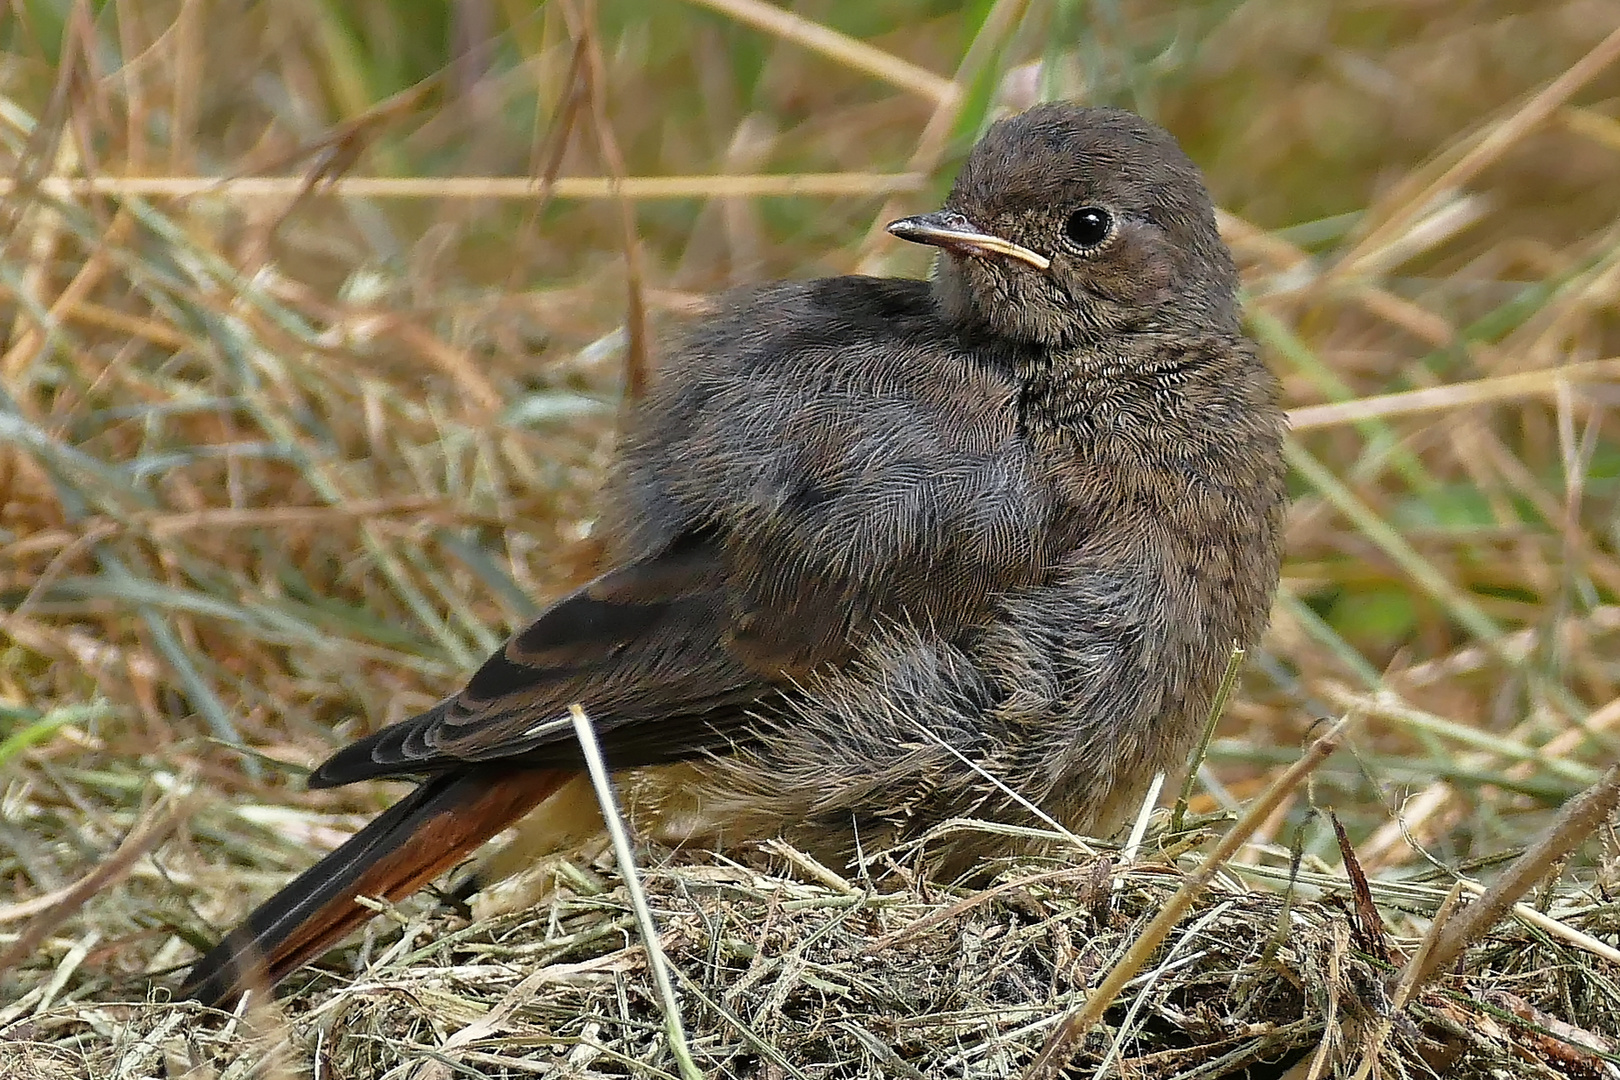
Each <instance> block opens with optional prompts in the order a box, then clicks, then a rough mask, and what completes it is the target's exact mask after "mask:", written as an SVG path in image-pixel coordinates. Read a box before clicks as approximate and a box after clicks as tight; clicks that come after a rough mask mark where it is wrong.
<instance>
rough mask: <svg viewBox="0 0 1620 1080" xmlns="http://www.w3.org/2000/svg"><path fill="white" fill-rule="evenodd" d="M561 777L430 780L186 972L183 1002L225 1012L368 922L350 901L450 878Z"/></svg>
mask: <svg viewBox="0 0 1620 1080" xmlns="http://www.w3.org/2000/svg"><path fill="white" fill-rule="evenodd" d="M570 775H572V774H570V773H568V772H564V771H560V770H530V769H498V770H488V771H471V772H464V773H457V774H453V775H448V776H442V777H436V778H434V779H430V780H428V781H426V782H425V783H423V784H422V785H421V786H420V787H418V788H417V789H416V790H415V791H414V792H412V793H411V794H410V795H408V796H406V797H405V798H404V799H401V800H400V801H399V802H398V803H396V804H395V805H393V806H391V807H389V808H388V809H387V810H385V811H383V812H382V813H381V814H379V815H378V816H377V817H376V819H375V820H373V821H372V822H371V823H370V824H369V825H367V826H366V827H365V828H364V829H361V830H360V831H359V832H358V833H356V834H355V835H354V836H352V837H350V838H349V839H348V840H347V841H346V842H345V843H344V844H343V846H341V847H339V848H338V849H337V850H336V851H334V852H332V853H331V854H330V855H328V856H326V858H324V859H322V860H321V861H320V862H318V863H316V864H315V865H314V866H312V867H310V868H309V869H308V870H306V871H304V872H303V873H302V874H300V875H299V876H298V877H297V878H296V879H295V880H294V881H293V882H292V883H291V884H290V885H288V886H287V887H286V888H284V889H282V890H281V891H280V892H278V893H276V895H274V896H272V897H271V898H270V899H269V900H267V901H265V902H264V903H263V904H262V905H260V906H259V908H258V909H257V910H256V911H254V912H253V914H252V915H249V916H248V918H247V920H246V921H245V922H243V923H242V925H241V926H239V927H237V928H236V929H235V930H233V931H231V932H230V934H228V935H226V937H225V938H224V940H222V941H221V942H220V943H219V944H218V945H216V946H214V947H213V948H212V949H210V950H209V951H208V953H207V954H206V955H204V956H203V958H202V959H201V960H198V961H197V963H196V964H195V965H194V966H193V967H192V969H191V972H190V974H189V975H187V977H186V982H185V985H184V986H182V987H181V991H180V992H181V993H182V994H183V995H185V996H186V997H191V998H195V999H196V1000H198V1001H202V1002H206V1003H208V1004H215V1005H224V1004H226V1003H228V1002H229V1001H231V1000H232V999H234V998H235V997H237V996H238V995H239V994H240V993H241V992H242V991H243V990H246V989H248V988H250V987H260V986H264V987H269V986H274V985H275V983H276V982H277V981H279V980H280V979H281V977H282V976H284V975H286V974H287V973H288V972H289V971H292V970H293V969H294V968H296V967H298V966H299V965H300V964H303V963H305V962H306V961H309V960H312V959H314V958H315V957H317V956H319V955H320V954H321V953H323V952H325V951H326V950H327V949H329V948H331V947H332V946H333V945H336V944H337V943H338V942H339V941H341V940H342V939H343V938H344V937H346V936H348V934H349V932H350V931H352V930H353V929H355V928H356V927H357V926H359V925H360V924H361V923H363V922H365V921H366V919H368V918H370V917H371V911H370V910H369V909H367V908H364V907H362V906H360V905H359V904H357V903H355V899H354V898H355V897H357V896H381V897H384V898H386V899H388V900H399V899H403V898H404V897H406V896H409V895H410V894H412V893H414V892H416V890H418V889H420V888H421V887H422V886H424V885H426V884H427V883H428V882H429V881H431V880H433V879H434V878H435V877H437V876H439V875H440V874H442V873H444V872H445V871H446V870H448V869H450V868H451V867H452V866H454V865H455V864H456V863H457V862H459V861H461V859H462V858H464V857H465V856H466V855H467V854H469V853H470V852H472V851H473V850H474V849H476V848H477V847H478V846H479V845H480V844H482V843H483V842H484V841H486V840H488V839H489V838H490V837H492V836H494V835H495V834H496V833H498V832H500V831H501V830H502V829H504V828H506V827H507V826H508V825H510V824H512V823H513V822H515V821H516V820H517V819H518V818H520V817H522V816H523V815H524V814H526V813H528V812H529V811H530V810H532V809H533V808H534V807H536V806H538V805H539V804H540V803H541V802H543V801H544V800H545V799H546V797H547V796H549V795H550V794H551V793H552V792H554V791H556V790H557V789H558V788H559V787H561V786H562V785H563V784H564V783H565V782H566V781H567V780H568V778H569V777H570Z"/></svg>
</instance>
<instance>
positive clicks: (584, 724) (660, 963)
mask: <svg viewBox="0 0 1620 1080" xmlns="http://www.w3.org/2000/svg"><path fill="white" fill-rule="evenodd" d="M568 713H569V715H570V716H572V717H573V718H574V734H575V735H576V736H577V737H578V738H579V748H580V750H581V751H582V752H583V753H584V755H585V769H586V771H587V772H589V773H590V777H591V786H592V787H593V788H595V789H596V798H597V801H598V802H600V803H601V804H602V820H603V821H604V822H605V823H606V824H607V831H608V836H609V837H610V838H611V839H612V841H613V857H614V859H616V860H617V861H618V863H619V873H620V875H622V876H623V878H624V887H625V891H626V892H628V893H629V894H630V907H631V908H632V909H633V910H634V911H635V913H636V924H637V925H638V926H639V927H640V929H641V941H642V944H643V945H644V946H645V947H646V949H647V967H648V968H649V969H650V970H651V971H652V977H653V985H654V986H655V987H657V989H658V998H659V1001H661V1002H662V1003H663V1006H664V1030H665V1032H666V1034H667V1035H668V1037H669V1049H670V1053H672V1054H673V1055H674V1056H675V1063H676V1065H678V1066H679V1067H680V1070H681V1075H682V1076H684V1077H686V1080H703V1073H702V1071H701V1070H700V1069H699V1068H698V1067H697V1063H696V1062H694V1061H693V1060H692V1052H691V1049H690V1048H689V1047H688V1045H687V1042H686V1027H685V1025H684V1024H683V1023H682V1021H681V1005H680V1002H679V1001H677V1000H676V998H675V987H674V985H673V984H672V983H671V982H670V978H669V963H668V961H667V960H665V959H664V947H663V944H662V943H661V942H660V940H659V937H658V924H657V923H655V922H654V921H653V915H652V909H651V908H650V907H648V906H647V894H646V893H645V892H643V891H642V888H641V876H640V874H639V873H638V871H637V870H636V857H635V853H634V852H632V851H631V850H630V836H629V834H628V832H627V831H626V830H625V827H624V818H623V817H622V816H620V814H619V803H618V799H617V798H616V797H615V796H614V794H613V780H612V778H611V777H609V776H608V770H607V763H606V762H604V761H603V760H602V747H601V746H600V744H598V743H597V741H596V730H595V729H594V728H593V727H591V721H590V717H588V716H586V715H585V710H584V709H582V708H580V707H579V706H578V705H577V704H576V705H570V706H568Z"/></svg>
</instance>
